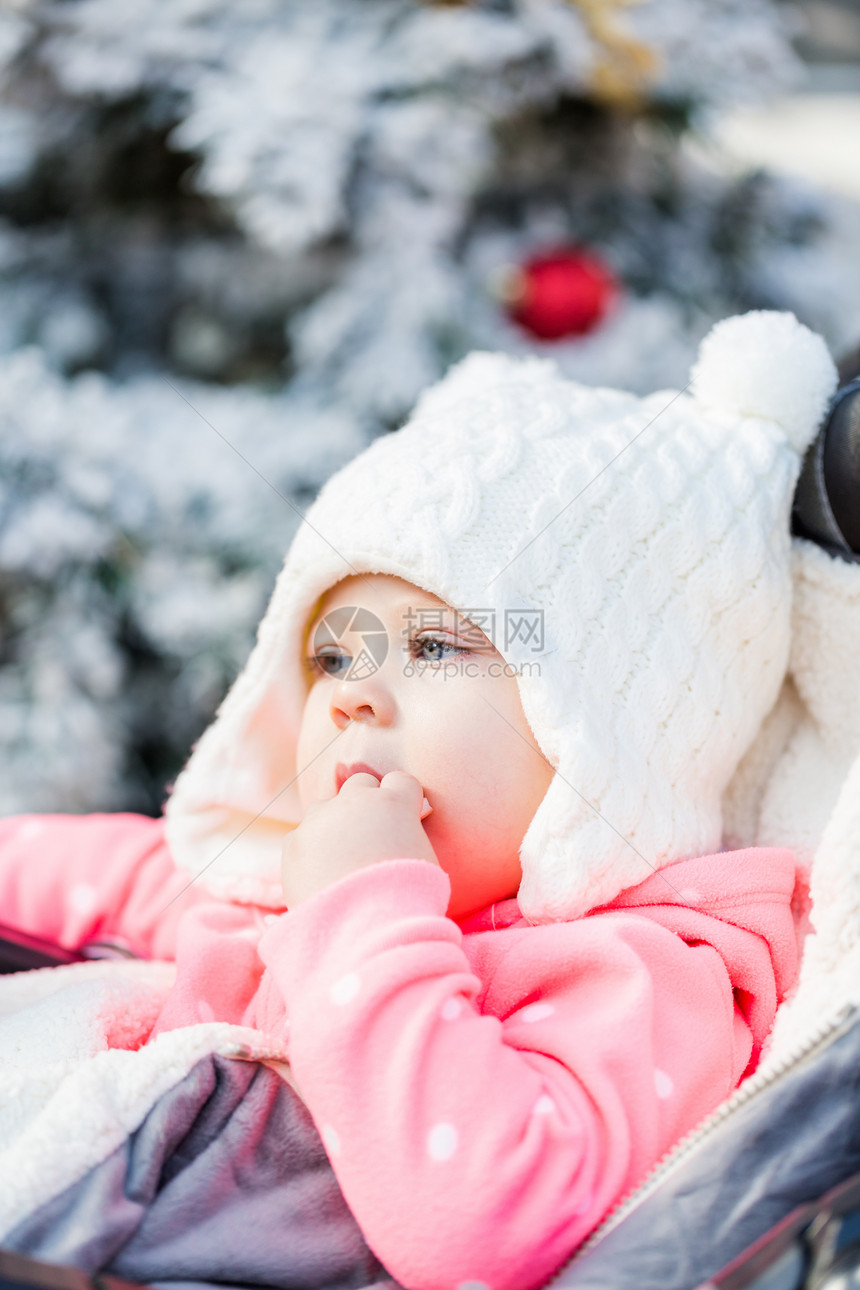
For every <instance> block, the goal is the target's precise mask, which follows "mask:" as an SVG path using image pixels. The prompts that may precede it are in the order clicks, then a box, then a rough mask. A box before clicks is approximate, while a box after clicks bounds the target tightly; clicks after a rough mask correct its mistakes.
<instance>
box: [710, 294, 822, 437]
mask: <svg viewBox="0 0 860 1290" xmlns="http://www.w3.org/2000/svg"><path fill="white" fill-rule="evenodd" d="M836 382H837V375H836V367H835V365H834V363H833V359H832V358H831V357H830V354H829V353H828V351H827V346H826V345H825V343H824V341H823V340H822V339H821V337H820V336H817V335H816V334H815V332H812V331H810V330H809V328H808V327H804V325H803V323H800V322H798V321H797V319H796V318H795V316H794V314H790V313H776V312H773V311H769V310H756V311H754V312H752V313H748V314H741V315H740V316H738V317H736V318H725V319H723V321H722V322H718V323H717V325H716V326H715V327H714V328H712V330H711V331H710V332H709V333H708V335H707V336H706V337H705V339H704V340H703V341H702V345H701V348H700V350H699V357H698V361H697V362H696V364H695V366H694V367H693V370H692V373H691V383H690V384H691V393H692V395H693V397H694V398H695V399H696V401H697V402H698V403H700V404H701V405H702V406H703V407H711V408H715V409H719V410H721V411H723V412H733V413H735V414H736V415H738V416H741V417H763V418H765V419H766V420H768V421H775V422H776V423H777V425H779V426H780V427H781V429H782V430H783V432H784V433H785V436H786V438H787V439H788V441H789V443H791V445H792V446H793V447H794V449H795V451H796V452H798V453H800V454H802V453H803V452H804V451H805V450H806V448H807V447H808V446H809V444H810V443H811V442H812V440H813V438H814V437H815V432H816V430H817V429H818V426H819V425H820V424H821V418H822V417H823V416H824V413H825V409H826V407H827V401H828V399H829V398H830V396H831V394H832V393H833V391H834V389H835V388H836Z"/></svg>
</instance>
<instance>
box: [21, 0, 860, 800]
mask: <svg viewBox="0 0 860 1290" xmlns="http://www.w3.org/2000/svg"><path fill="white" fill-rule="evenodd" d="M781 14H782V11H781V10H780V9H779V7H778V6H777V5H776V4H775V3H771V2H770V0H645V2H644V3H641V4H639V5H636V6H627V5H625V4H622V3H607V2H606V0H603V2H602V3H599V4H598V3H595V2H594V0H471V2H468V0H467V2H461V3H453V4H442V3H438V4H432V3H420V2H419V0H363V2H362V3H361V4H360V5H357V4H355V2H354V0H314V3H313V4H312V5H311V4H307V3H305V0H258V2H257V3H255V4H253V5H248V4H246V3H242V0H64V2H62V3H61V2H60V0H16V3H14V4H12V5H7V6H5V7H4V8H3V10H2V12H0V291H2V308H0V355H2V358H0V769H2V773H0V811H2V812H3V813H9V812H14V811H24V810H33V811H36V810H74V811H90V810H97V809H116V808H123V807H124V808H128V809H137V810H151V811H157V810H158V809H159V807H160V804H161V801H162V798H163V792H164V785H165V782H166V781H169V780H170V779H171V778H172V776H173V775H174V774H175V772H176V770H177V768H178V767H179V765H180V764H181V763H182V761H183V760H184V758H185V756H186V755H187V752H188V748H189V746H190V744H191V742H192V741H193V739H194V738H195V737H196V735H197V734H198V732H199V731H200V730H201V729H202V728H203V726H204V725H205V724H206V723H207V722H208V720H209V718H210V716H211V714H212V712H213V710H214V708H215V706H216V704H217V702H218V700H219V698H220V696H221V695H222V693H223V692H224V690H225V689H226V686H227V684H228V682H229V680H230V679H231V678H232V676H233V675H234V674H235V672H236V670H237V668H238V666H239V664H240V663H241V662H242V660H243V658H244V656H245V654H246V652H247V650H248V648H249V645H250V643H251V633H252V630H253V625H254V624H255V623H256V621H257V619H258V617H259V614H260V611H261V608H262V606H263V604H264V602H265V600H266V597H267V594H268V592H269V589H270V585H271V582H272V579H273V576H274V573H275V571H276V568H277V566H278V563H279V561H280V557H281V554H282V552H283V550H284V549H285V547H286V546H287V544H288V541H289V538H290V536H291V534H292V532H293V530H294V528H295V526H296V524H297V523H298V522H299V514H300V512H301V510H302V509H303V507H304V505H305V504H306V503H307V501H308V500H309V499H310V497H311V496H312V495H313V494H314V492H315V491H316V489H317V488H318V486H319V485H320V483H321V482H322V481H323V480H324V479H325V478H326V477H327V476H328V474H329V473H330V472H331V471H332V470H333V469H334V467H335V466H337V465H338V464H340V463H341V462H343V461H344V460H346V459H347V458H348V457H350V456H351V455H352V454H353V453H354V452H355V451H356V450H357V449H358V448H359V447H361V446H362V445H363V444H364V443H366V442H367V441H368V439H369V438H370V437H372V436H373V435H376V434H379V433H381V432H384V431H385V430H386V429H388V428H390V427H391V426H393V425H395V424H396V423H397V422H398V421H399V420H400V419H401V418H402V417H403V415H404V414H405V412H406V411H407V410H408V408H409V407H410V405H411V404H412V402H413V400H414V398H415V396H416V395H417V393H418V392H419V390H420V389H421V388H422V387H423V386H424V385H425V384H426V383H427V382H429V381H432V380H434V379H435V378H437V377H438V376H439V375H440V374H441V373H442V372H443V371H444V369H445V368H446V367H447V366H448V365H449V364H450V363H451V362H452V361H453V360H454V359H456V358H459V357H460V356H461V355H462V354H463V353H465V352H466V351H467V350H469V349H471V348H474V347H484V348H501V349H505V350H508V351H510V352H515V353H518V352H527V351H539V352H540V351H542V350H544V349H546V350H549V351H551V352H552V353H553V355H554V356H555V357H556V358H557V359H558V360H559V362H560V363H561V365H562V367H563V369H564V370H565V371H566V372H567V373H569V374H570V375H573V376H577V377H582V378H584V379H587V380H588V381H590V382H607V383H610V384H613V385H627V386H630V387H631V388H634V389H644V388H648V389H653V388H654V387H655V386H657V385H659V384H660V383H666V384H671V383H673V382H677V381H678V380H679V379H680V378H681V376H682V375H683V373H684V372H685V371H686V370H687V367H688V364H689V361H690V358H691V356H692V353H693V351H694V348H695V345H696V343H697V341H698V339H699V338H700V337H701V335H702V334H703V333H704V332H705V331H706V329H707V328H708V326H709V325H710V323H711V322H712V321H713V320H714V319H715V318H717V317H720V316H722V315H724V314H727V313H731V312H735V311H738V310H742V309H746V308H749V307H756V306H767V307H778V308H783V307H784V308H792V309H794V310H795V311H796V312H797V313H798V314H799V316H800V317H801V318H802V319H803V320H804V321H806V322H809V323H810V324H812V325H813V326H815V327H818V328H820V329H822V330H823V331H824V332H825V334H826V335H827V337H828V339H829V340H830V341H831V344H833V345H834V346H835V347H836V348H837V350H838V349H839V348H840V347H842V346H844V345H846V344H847V343H849V342H850V341H856V336H852V335H846V334H843V332H844V327H845V322H844V320H845V318H846V317H848V316H851V317H854V316H855V313H856V311H854V310H850V311H847V312H846V308H845V302H846V298H847V293H848V291H849V289H850V288H849V284H848V283H847V282H846V278H845V274H844V271H843V270H844V266H843V265H842V264H841V263H840V262H839V259H838V257H836V256H834V254H833V252H832V250H831V249H829V244H828V240H827V236H826V234H827V225H828V203H827V201H826V200H824V199H822V198H820V197H817V196H816V195H815V194H811V193H809V192H808V191H804V190H802V189H801V188H799V187H798V186H791V185H788V184H786V183H785V182H783V181H779V182H778V181H776V180H775V179H772V178H768V177H766V176H764V175H760V174H759V175H754V176H752V177H736V176H732V175H730V174H728V173H727V172H726V171H725V170H721V169H720V166H719V164H718V159H715V156H714V155H713V154H711V155H710V156H709V154H708V152H707V148H706V146H705V144H704V143H703V142H702V140H703V138H705V133H703V132H706V122H707V113H708V111H709V110H710V109H712V108H714V107H718V106H720V105H722V104H725V103H730V102H733V101H737V100H743V99H749V98H750V97H754V96H763V95H767V94H769V93H772V92H774V91H776V90H779V89H780V88H782V87H784V86H785V85H787V84H789V83H790V82H791V81H792V78H794V77H795V76H796V75H797V72H798V67H797V63H796V60H795V58H794V55H793V54H792V52H791V48H790V44H789V40H788V36H787V33H786V30H785V27H784V22H783V18H782V16H781ZM690 126H693V127H694V134H692V135H691V134H690V132H689V127H690ZM695 131H697V132H698V133H697V134H696V133H695ZM696 139H698V142H694V144H693V143H691V140H694V141H695V140H696ZM557 247H568V248H570V247H580V248H585V249H586V250H588V251H591V252H593V253H594V254H595V255H596V256H597V257H598V258H599V259H600V260H601V261H602V262H603V263H605V264H606V265H607V266H608V269H609V270H611V272H612V273H613V275H614V277H615V278H616V279H617V280H618V282H619V283H620V284H621V289H620V293H619V295H618V298H617V299H616V301H615V304H614V308H612V309H610V310H609V311H608V312H607V313H606V315H605V317H601V318H600V319H596V320H595V325H594V326H592V327H591V329H590V331H588V334H586V335H583V336H569V337H566V338H564V337H563V338H562V339H556V340H553V341H541V340H540V339H539V338H537V337H536V336H535V335H534V334H533V333H530V332H529V331H527V330H525V329H523V328H521V327H519V326H518V325H517V323H516V321H515V320H514V318H512V316H510V314H509V312H508V311H506V309H505V308H504V306H503V303H502V301H501V299H500V290H499V288H500V284H501V283H503V282H504V281H505V280H509V271H510V266H511V265H521V264H523V263H524V262H528V261H529V260H530V258H532V257H534V256H535V255H540V254H542V253H549V252H552V251H554V249H555V248H557ZM242 459H244V460H242Z"/></svg>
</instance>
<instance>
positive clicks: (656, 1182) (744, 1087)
mask: <svg viewBox="0 0 860 1290" xmlns="http://www.w3.org/2000/svg"><path fill="white" fill-rule="evenodd" d="M858 1015H860V1009H858V1008H857V1007H856V1006H855V1005H854V1004H847V1005H846V1006H845V1007H843V1008H840V1010H839V1011H838V1012H837V1013H836V1014H835V1015H834V1016H832V1017H831V1018H830V1020H829V1021H825V1022H822V1023H821V1024H820V1025H819V1026H817V1027H816V1028H815V1029H814V1030H812V1031H810V1032H809V1034H808V1035H807V1037H806V1038H805V1039H804V1040H802V1041H801V1042H800V1043H799V1044H798V1045H797V1046H796V1047H795V1048H794V1049H792V1050H791V1051H790V1052H788V1053H786V1055H785V1056H784V1057H781V1058H780V1059H779V1061H776V1062H769V1061H768V1060H767V1058H765V1060H764V1061H763V1062H762V1064H761V1066H760V1067H759V1069H758V1070H757V1071H755V1072H754V1073H753V1074H752V1075H750V1077H749V1078H748V1079H745V1080H744V1082H743V1084H741V1085H740V1087H739V1088H737V1089H735V1091H734V1093H732V1094H731V1095H730V1096H729V1097H728V1098H726V1100H725V1101H724V1102H722V1103H721V1104H720V1105H719V1106H718V1107H717V1109H716V1110H715V1111H712V1112H711V1114H710V1115H708V1116H706V1117H705V1119H704V1120H701V1121H700V1122H699V1124H697V1125H696V1127H695V1128H694V1129H691V1130H690V1132H689V1133H687V1134H686V1135H685V1136H684V1137H683V1138H681V1139H680V1140H679V1141H678V1142H676V1143H675V1145H674V1146H673V1147H671V1148H670V1149H669V1151H668V1152H667V1153H666V1155H664V1156H663V1157H662V1158H661V1159H660V1160H658V1161H657V1163H656V1164H655V1165H654V1167H653V1168H652V1170H651V1172H650V1173H649V1174H647V1175H646V1176H645V1178H643V1180H642V1182H641V1183H639V1185H638V1186H637V1187H635V1188H634V1190H633V1191H631V1192H629V1193H628V1194H627V1195H626V1196H624V1197H622V1199H621V1200H620V1201H619V1202H618V1203H617V1204H616V1205H615V1206H614V1207H613V1208H612V1209H611V1210H610V1211H609V1213H608V1214H607V1215H606V1217H605V1218H604V1219H603V1222H602V1223H600V1225H599V1226H598V1227H596V1228H595V1229H594V1231H593V1232H592V1233H591V1235H590V1236H589V1237H588V1238H587V1239H586V1240H585V1241H583V1243H582V1245H580V1246H579V1248H578V1249H577V1250H575V1251H574V1253H573V1254H572V1255H571V1257H570V1258H569V1259H568V1260H567V1262H566V1263H564V1264H563V1265H562V1266H561V1267H560V1268H559V1269H558V1271H557V1272H554V1273H553V1275H552V1276H551V1277H550V1278H549V1280H548V1281H544V1282H543V1284H542V1287H541V1290H547V1287H549V1286H551V1285H553V1284H554V1283H555V1282H556V1281H557V1280H558V1279H559V1277H561V1275H562V1273H564V1272H566V1271H567V1270H568V1269H569V1268H570V1267H572V1266H573V1264H574V1263H575V1262H576V1261H577V1259H579V1258H581V1257H582V1255H584V1254H587V1253H589V1252H590V1251H591V1250H593V1249H594V1247H595V1246H596V1245H599V1244H600V1242H601V1241H602V1240H603V1238H604V1237H605V1236H608V1235H609V1233H610V1232H611V1231H613V1229H614V1228H616V1227H617V1226H618V1224H619V1223H620V1222H622V1220H623V1219H625V1218H626V1217H627V1215H628V1214H629V1213H630V1212H631V1211H632V1210H634V1209H636V1208H637V1206H639V1205H640V1204H641V1203H642V1202H643V1201H644V1200H646V1199H647V1198H648V1197H649V1196H650V1195H651V1194H652V1193H653V1192H654V1191H656V1190H657V1188H658V1187H659V1186H660V1184H661V1183H662V1182H663V1180H664V1179H665V1178H666V1177H667V1176H668V1174H670V1173H671V1172H672V1171H673V1170H674V1169H676V1168H677V1167H678V1166H679V1165H680V1164H681V1163H682V1162H683V1161H685V1160H686V1159H687V1158H688V1157H689V1156H690V1155H692V1154H693V1152H694V1151H697V1150H698V1149H699V1148H700V1147H701V1145H702V1143H703V1142H705V1141H706V1140H707V1139H708V1138H709V1137H710V1136H711V1134H713V1133H714V1132H715V1131H716V1130H717V1129H718V1128H720V1127H721V1126H722V1125H723V1124H724V1123H725V1121H726V1120H727V1119H729V1118H730V1117H731V1116H732V1115H734V1113H735V1112H736V1111H738V1110H740V1108H741V1107H744V1106H746V1105H747V1103H748V1102H750V1101H752V1099H753V1098H755V1097H759V1096H760V1095H761V1094H762V1093H764V1092H765V1090H767V1089H769V1088H770V1087H771V1085H772V1084H775V1083H776V1081H777V1080H780V1079H783V1078H784V1077H785V1076H787V1075H789V1074H790V1073H791V1072H792V1071H793V1070H794V1069H795V1068H796V1067H797V1066H799V1065H800V1064H801V1063H802V1062H804V1061H806V1060H807V1059H808V1058H809V1057H812V1056H814V1055H816V1054H817V1053H818V1052H819V1051H820V1050H821V1049H822V1048H826V1047H827V1046H828V1044H830V1043H832V1041H833V1040H834V1039H835V1038H837V1037H838V1036H839V1035H840V1034H842V1033H844V1032H845V1031H847V1030H849V1029H850V1027H851V1025H853V1024H854V1022H855V1021H856V1019H857V1016H858Z"/></svg>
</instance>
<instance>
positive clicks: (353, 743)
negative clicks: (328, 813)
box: [297, 574, 553, 918]
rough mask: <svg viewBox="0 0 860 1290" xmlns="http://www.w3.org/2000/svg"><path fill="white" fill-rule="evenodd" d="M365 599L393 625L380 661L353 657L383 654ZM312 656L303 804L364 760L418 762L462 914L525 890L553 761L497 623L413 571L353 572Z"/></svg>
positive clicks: (430, 823)
mask: <svg viewBox="0 0 860 1290" xmlns="http://www.w3.org/2000/svg"><path fill="white" fill-rule="evenodd" d="M351 606H355V607H357V608H359V609H363V610H369V611H370V612H371V613H372V614H373V615H375V616H376V618H377V619H379V620H380V621H381V623H382V625H383V628H384V632H385V636H386V637H387V653H386V654H385V656H384V658H382V661H381V663H380V664H379V665H378V666H377V665H376V659H374V658H373V657H370V656H366V657H368V658H369V661H368V665H367V666H366V667H361V666H356V667H354V668H353V667H352V665H353V664H354V663H356V662H357V661H358V660H359V655H360V654H361V651H362V646H363V645H364V644H368V645H370V646H371V655H372V654H373V650H374V649H375V647H376V642H378V641H382V637H381V636H377V637H375V638H373V639H371V637H370V636H365V637H364V638H363V637H362V634H361V632H360V631H357V630H350V629H349V628H345V626H344V621H350V620H351V615H350V614H349V613H348V612H347V610H348V607H351ZM338 609H341V610H343V613H342V614H341V615H337V614H335V613H334V611H335V610H338ZM323 620H325V621H324V622H323ZM368 625H370V626H371V627H372V626H374V625H373V624H372V622H371V620H369V619H365V621H364V623H361V622H360V621H357V622H356V626H358V627H364V628H365V629H367V627H368ZM379 657H380V654H379V653H378V652H377V654H376V658H379ZM306 667H307V670H308V695H307V699H306V701H305V708H304V713H303V717H302V725H301V731H300V733H299V742H298V750H297V759H298V770H299V777H298V788H299V795H300V798H301V802H302V806H303V807H307V806H308V805H309V803H311V802H314V801H317V800H319V799H321V798H330V797H333V796H334V795H335V794H336V793H337V791H338V790H339V788H340V786H341V784H342V782H343V780H344V778H345V777H346V775H347V773H348V772H349V770H350V768H351V767H353V768H354V767H355V766H356V764H357V763H361V764H362V768H366V769H370V770H372V771H374V772H376V773H377V774H378V775H380V776H382V775H384V774H386V773H387V772H388V771H390V770H404V771H408V772H409V774H410V775H414V776H415V778H416V779H417V780H419V782H420V783H421V785H422V787H423V789H424V794H425V796H426V797H427V800H428V801H429V803H430V805H431V806H432V808H433V810H432V812H431V813H430V814H429V815H428V816H427V817H426V819H425V820H424V828H425V829H426V831H427V836H428V838H429V839H430V842H431V844H432V846H433V849H434V850H435V852H436V855H437V856H438V859H439V863H440V864H441V866H442V868H443V869H444V870H445V872H446V873H447V874H448V876H449V878H450V879H451V888H452V895H451V903H450V905H449V907H448V913H449V914H450V915H451V917H452V918H461V917H463V916H465V915H466V914H469V913H472V912H474V911H475V910H478V909H482V908H484V906H486V905H489V904H491V903H492V902H493V901H495V900H503V899H505V898H507V897H509V896H513V895H515V894H516V891H517V888H518V887H519V883H520V878H521V870H520V862H519V847H520V843H521V842H522V840H523V837H524V835H525V832H526V829H527V828H528V826H529V823H530V822H531V819H532V816H533V815H534V813H535V811H536V810H537V808H538V806H539V805H540V802H541V799H542V798H543V795H544V793H545V792H546V789H547V787H548V785H549V782H550V780H551V779H552V776H553V770H552V767H551V766H550V765H549V764H548V763H547V762H546V760H545V759H544V757H543V755H542V754H541V753H540V752H539V750H538V747H537V744H536V743H535V740H534V737H533V735H532V733H531V730H530V729H529V726H528V724H527V722H526V719H525V715H524V714H523V710H522V706H521V704H520V696H519V689H518V687H517V682H516V680H515V678H514V676H513V675H511V674H510V669H508V673H509V674H508V675H505V664H504V660H503V659H502V656H501V655H500V654H499V653H498V652H497V651H496V650H495V649H494V648H493V646H492V645H491V644H490V642H489V640H488V639H487V638H486V637H485V636H484V634H483V633H482V632H480V631H478V629H477V628H475V627H473V626H472V625H471V624H470V623H469V622H468V621H467V620H466V619H464V618H460V617H459V616H458V615H457V614H456V613H455V612H454V610H453V609H450V608H449V607H448V606H447V605H445V603H444V602H443V601H441V600H438V599H437V598H436V597H435V596H433V595H430V594H429V593H428V592H426V591H422V590H420V589H419V588H418V587H415V586H413V585H412V583H410V582H404V581H403V580H402V579H401V578H395V577H391V576H389V575H387V574H368V575H365V576H363V577H350V578H345V579H344V581H343V582H339V583H337V585H336V586H334V587H332V588H331V589H330V590H329V592H328V593H327V594H326V595H325V597H324V598H323V600H322V601H321V602H320V605H319V607H318V609H317V612H316V614H315V616H314V618H313V620H312V621H311V623H310V629H309V632H308V636H307V648H306ZM351 669H352V671H351Z"/></svg>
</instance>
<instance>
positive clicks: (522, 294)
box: [501, 247, 619, 340]
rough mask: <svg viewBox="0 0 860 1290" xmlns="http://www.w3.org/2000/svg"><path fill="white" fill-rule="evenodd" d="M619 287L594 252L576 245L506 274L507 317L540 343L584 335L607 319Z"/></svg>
mask: <svg viewBox="0 0 860 1290" xmlns="http://www.w3.org/2000/svg"><path fill="white" fill-rule="evenodd" d="M618 290H619V288H618V283H617V281H616V279H615V276H614V274H613V273H612V272H611V271H610V269H609V268H608V266H607V265H606V264H604V263H603V261H602V260H601V259H599V258H598V257H597V256H596V255H595V254H594V253H593V252H590V251H582V250H580V249H579V248H578V247H569V248H560V249H559V250H557V251H552V252H548V253H545V254H543V255H536V256H533V257H532V259H530V260H527V261H526V262H525V264H523V265H522V266H520V267H519V268H514V269H511V270H510V271H509V273H508V274H507V275H506V277H505V280H504V281H503V283H502V287H501V296H502V300H503V302H504V305H505V307H506V309H507V312H508V316H509V317H510V318H512V319H513V320H514V322H517V323H519V325H520V326H521V327H523V328H525V330H526V331H527V332H529V334H530V335H532V336H535V337H537V339H538V340H561V339H562V338H563V337H564V336H584V335H585V334H586V333H587V332H590V331H592V330H593V329H594V328H595V327H596V326H597V324H598V323H600V322H601V321H602V320H603V318H604V317H605V316H606V313H607V311H608V310H609V308H610V306H611V305H612V304H613V302H614V301H615V299H616V298H617V296H618Z"/></svg>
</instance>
